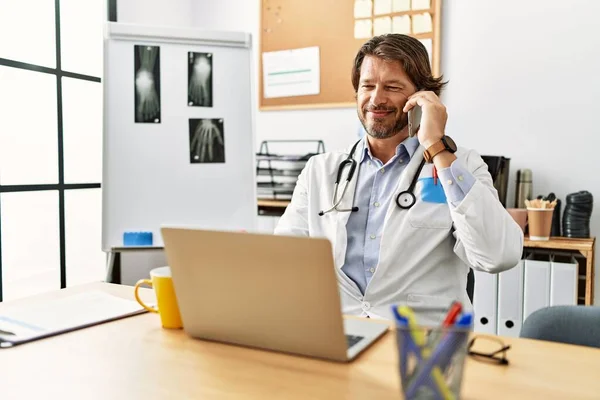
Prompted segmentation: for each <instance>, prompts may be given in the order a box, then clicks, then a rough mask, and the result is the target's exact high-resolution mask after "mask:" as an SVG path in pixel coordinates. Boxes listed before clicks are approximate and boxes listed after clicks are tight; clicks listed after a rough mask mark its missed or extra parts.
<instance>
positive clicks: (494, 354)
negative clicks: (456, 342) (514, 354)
mask: <svg viewBox="0 0 600 400" xmlns="http://www.w3.org/2000/svg"><path fill="white" fill-rule="evenodd" d="M509 349H510V345H506V344H504V342H503V341H502V340H500V339H499V338H495V337H491V336H474V337H473V338H472V339H471V340H470V341H469V347H468V351H469V355H470V356H471V357H473V358H474V359H475V360H478V361H483V362H491V363H495V364H500V365H508V359H507V358H506V352H507V351H508V350H509Z"/></svg>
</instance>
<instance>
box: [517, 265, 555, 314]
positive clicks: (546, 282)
mask: <svg viewBox="0 0 600 400" xmlns="http://www.w3.org/2000/svg"><path fill="white" fill-rule="evenodd" d="M524 276H525V279H524V283H525V284H524V292H523V321H525V320H526V319H527V317H529V315H531V313H533V312H534V311H536V310H539V309H540V308H544V307H548V306H549V305H550V261H539V260H529V259H527V260H525V274H524Z"/></svg>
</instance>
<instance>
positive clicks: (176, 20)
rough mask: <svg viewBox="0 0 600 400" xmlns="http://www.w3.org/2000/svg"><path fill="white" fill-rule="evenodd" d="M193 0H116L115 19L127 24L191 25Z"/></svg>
mask: <svg viewBox="0 0 600 400" xmlns="http://www.w3.org/2000/svg"><path fill="white" fill-rule="evenodd" d="M193 2H194V0H172V1H168V0H117V21H118V22H123V23H128V24H144V25H158V26H179V27H182V26H191V25H193V21H192V13H191V10H192V3H193Z"/></svg>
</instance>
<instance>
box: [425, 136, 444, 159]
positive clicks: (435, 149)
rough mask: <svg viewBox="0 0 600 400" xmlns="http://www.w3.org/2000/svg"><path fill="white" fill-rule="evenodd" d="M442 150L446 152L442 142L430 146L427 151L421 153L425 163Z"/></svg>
mask: <svg viewBox="0 0 600 400" xmlns="http://www.w3.org/2000/svg"><path fill="white" fill-rule="evenodd" d="M444 150H446V145H445V144H444V142H443V141H441V140H440V141H438V142H436V143H434V144H432V145H431V146H430V147H429V148H428V149H427V150H425V151H424V152H423V157H424V158H425V161H427V162H428V163H430V162H431V161H432V160H433V157H435V156H436V155H438V154H439V153H441V152H442V151H444Z"/></svg>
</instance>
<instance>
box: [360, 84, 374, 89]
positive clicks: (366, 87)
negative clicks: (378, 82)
mask: <svg viewBox="0 0 600 400" xmlns="http://www.w3.org/2000/svg"><path fill="white" fill-rule="evenodd" d="M362 87H363V88H365V89H373V88H374V87H375V86H373V85H362Z"/></svg>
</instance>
